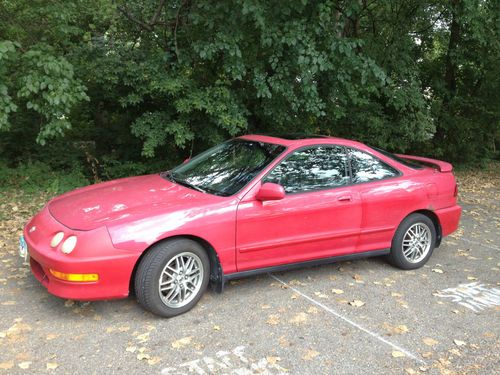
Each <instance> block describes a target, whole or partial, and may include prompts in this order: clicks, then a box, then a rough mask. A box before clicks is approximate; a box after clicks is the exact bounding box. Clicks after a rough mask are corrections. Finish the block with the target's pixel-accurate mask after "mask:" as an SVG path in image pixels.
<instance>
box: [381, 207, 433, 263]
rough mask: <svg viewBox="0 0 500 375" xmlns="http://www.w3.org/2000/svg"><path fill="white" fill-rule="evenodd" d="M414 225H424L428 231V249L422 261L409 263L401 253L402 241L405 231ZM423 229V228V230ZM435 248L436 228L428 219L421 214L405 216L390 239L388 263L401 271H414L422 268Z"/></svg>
mask: <svg viewBox="0 0 500 375" xmlns="http://www.w3.org/2000/svg"><path fill="white" fill-rule="evenodd" d="M415 224H422V225H425V227H427V228H428V229H429V232H430V236H431V238H430V247H429V250H427V253H426V255H425V257H422V259H418V258H417V261H409V260H408V258H407V257H406V256H405V254H404V253H403V239H404V237H405V235H406V233H407V231H408V230H409V229H410V228H411V227H413V226H414V225H415ZM425 227H424V228H425ZM435 246H436V227H435V226H434V222H433V221H432V220H431V219H429V218H428V217H427V216H425V215H422V214H411V215H409V216H407V217H406V218H405V219H404V220H403V221H402V222H401V224H399V227H398V229H397V230H396V233H395V234H394V237H393V239H392V246H391V252H390V254H389V255H388V257H387V258H388V260H389V262H390V263H391V264H392V265H393V266H395V267H398V268H401V269H403V270H414V269H417V268H420V267H422V266H423V265H424V264H425V263H427V261H428V260H429V258H430V257H431V255H432V252H433V251H434V248H435Z"/></svg>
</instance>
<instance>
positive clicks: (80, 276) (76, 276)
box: [50, 268, 99, 282]
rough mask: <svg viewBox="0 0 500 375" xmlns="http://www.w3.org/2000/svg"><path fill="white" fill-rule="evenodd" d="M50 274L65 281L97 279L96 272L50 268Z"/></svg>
mask: <svg viewBox="0 0 500 375" xmlns="http://www.w3.org/2000/svg"><path fill="white" fill-rule="evenodd" d="M50 273H51V274H52V276H54V277H56V278H58V279H60V280H65V281H80V282H90V281H98V280H99V275H98V274H97V273H64V272H59V271H56V270H53V269H52V268H51V269H50Z"/></svg>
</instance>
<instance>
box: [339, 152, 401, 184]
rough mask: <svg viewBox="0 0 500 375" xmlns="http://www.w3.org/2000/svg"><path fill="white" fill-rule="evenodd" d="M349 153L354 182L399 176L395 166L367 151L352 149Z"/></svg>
mask: <svg viewBox="0 0 500 375" xmlns="http://www.w3.org/2000/svg"><path fill="white" fill-rule="evenodd" d="M349 155H350V163H351V173H352V183H353V184H357V183H361V182H368V181H377V180H382V179H384V178H388V177H396V176H399V172H398V171H397V170H396V169H395V168H393V167H391V166H390V165H388V164H386V163H384V162H383V161H382V160H380V159H378V158H376V157H375V156H372V155H370V154H368V153H367V152H364V151H360V150H356V149H350V150H349Z"/></svg>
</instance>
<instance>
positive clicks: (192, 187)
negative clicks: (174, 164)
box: [161, 171, 207, 193]
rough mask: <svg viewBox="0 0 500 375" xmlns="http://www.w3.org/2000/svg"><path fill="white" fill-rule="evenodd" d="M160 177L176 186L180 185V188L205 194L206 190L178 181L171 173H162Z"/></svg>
mask: <svg viewBox="0 0 500 375" xmlns="http://www.w3.org/2000/svg"><path fill="white" fill-rule="evenodd" d="M161 176H162V177H164V178H166V179H167V180H169V181H172V182H175V183H176V184H179V185H182V186H186V187H188V188H191V189H194V190H197V191H199V192H201V193H207V190H205V189H202V188H201V187H198V186H196V185H193V184H191V183H189V182H187V181H184V180H180V179H178V178H176V177H174V174H173V173H172V172H171V171H167V172H162V173H161Z"/></svg>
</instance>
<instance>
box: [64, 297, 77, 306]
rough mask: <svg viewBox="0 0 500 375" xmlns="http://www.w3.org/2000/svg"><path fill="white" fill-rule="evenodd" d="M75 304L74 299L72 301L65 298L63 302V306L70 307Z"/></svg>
mask: <svg viewBox="0 0 500 375" xmlns="http://www.w3.org/2000/svg"><path fill="white" fill-rule="evenodd" d="M74 304H75V301H73V300H72V299H67V300H66V301H65V302H64V307H71V306H73V305H74Z"/></svg>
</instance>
